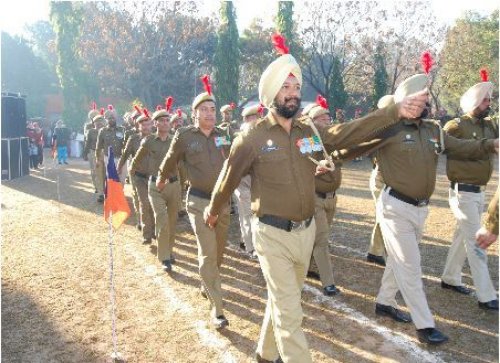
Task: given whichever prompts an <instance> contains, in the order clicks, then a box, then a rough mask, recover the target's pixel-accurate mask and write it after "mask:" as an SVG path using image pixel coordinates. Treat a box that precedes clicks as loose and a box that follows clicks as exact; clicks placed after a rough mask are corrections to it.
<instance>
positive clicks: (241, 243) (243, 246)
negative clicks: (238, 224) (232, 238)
mask: <svg viewBox="0 0 500 363" xmlns="http://www.w3.org/2000/svg"><path fill="white" fill-rule="evenodd" d="M240 248H241V249H242V250H243V251H245V243H243V242H240Z"/></svg>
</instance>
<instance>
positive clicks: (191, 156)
mask: <svg viewBox="0 0 500 363" xmlns="http://www.w3.org/2000/svg"><path fill="white" fill-rule="evenodd" d="M186 161H187V162H188V163H189V164H191V165H197V164H201V163H202V162H203V152H201V151H190V152H187V153H186Z"/></svg>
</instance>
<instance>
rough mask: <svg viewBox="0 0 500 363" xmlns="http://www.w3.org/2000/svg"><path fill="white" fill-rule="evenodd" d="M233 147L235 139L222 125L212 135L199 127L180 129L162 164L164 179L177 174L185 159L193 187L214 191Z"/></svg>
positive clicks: (161, 172) (206, 191)
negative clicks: (180, 163)
mask: <svg viewBox="0 0 500 363" xmlns="http://www.w3.org/2000/svg"><path fill="white" fill-rule="evenodd" d="M230 147H231V139H230V138H229V137H228V136H227V135H226V133H225V131H224V130H221V129H220V128H219V127H215V128H214V129H213V130H212V132H211V133H210V136H209V137H206V136H205V134H203V133H202V132H201V130H200V129H199V128H198V127H196V126H187V127H183V128H180V129H179V130H177V132H176V134H175V136H174V140H173V141H172V144H171V145H170V149H169V150H168V153H167V156H166V157H165V159H164V160H163V162H162V164H161V166H160V173H159V178H160V181H162V182H164V181H165V180H166V179H167V176H170V175H172V174H174V173H175V170H176V168H177V163H178V162H179V161H181V160H182V161H183V162H184V167H185V168H186V172H187V179H188V181H189V184H190V185H191V188H195V189H198V190H201V191H203V192H205V193H207V194H211V193H212V190H213V188H214V185H215V182H216V181H217V177H218V176H219V173H220V171H221V169H222V164H223V163H224V160H226V158H227V156H228V155H229V149H230Z"/></svg>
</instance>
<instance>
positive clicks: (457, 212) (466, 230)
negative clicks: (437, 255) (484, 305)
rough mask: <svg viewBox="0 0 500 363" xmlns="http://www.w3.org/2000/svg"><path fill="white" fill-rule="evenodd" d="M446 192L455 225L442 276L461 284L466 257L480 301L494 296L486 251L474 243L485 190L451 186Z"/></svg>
mask: <svg viewBox="0 0 500 363" xmlns="http://www.w3.org/2000/svg"><path fill="white" fill-rule="evenodd" d="M449 195H450V196H449V202H450V207H451V210H452V212H453V215H454V216H455V218H456V220H457V225H456V228H455V234H454V236H453V242H452V244H451V246H450V250H449V252H448V257H447V258H446V265H445V267H444V271H443V275H442V277H441V279H442V280H443V281H444V282H446V283H447V284H450V285H455V286H459V285H462V268H463V266H464V262H465V258H466V257H467V260H468V261H469V266H470V270H471V273H472V280H473V281H474V286H475V287H476V295H477V299H478V300H479V301H480V302H487V301H491V300H495V299H497V294H496V290H495V287H494V286H493V283H492V282H491V277H490V272H489V270H488V255H487V253H486V251H485V250H483V249H482V248H480V247H479V246H478V245H477V244H476V232H477V230H478V229H479V228H481V215H482V213H483V208H484V192H480V193H470V192H459V191H458V189H457V190H453V189H450V190H449Z"/></svg>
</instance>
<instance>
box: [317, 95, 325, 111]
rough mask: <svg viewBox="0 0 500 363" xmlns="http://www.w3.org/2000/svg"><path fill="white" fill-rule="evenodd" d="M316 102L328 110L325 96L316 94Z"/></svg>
mask: <svg viewBox="0 0 500 363" xmlns="http://www.w3.org/2000/svg"><path fill="white" fill-rule="evenodd" d="M316 103H317V104H318V105H320V106H321V107H323V108H324V109H327V110H328V102H327V101H326V98H325V97H323V96H321V95H318V96H316Z"/></svg>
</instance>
